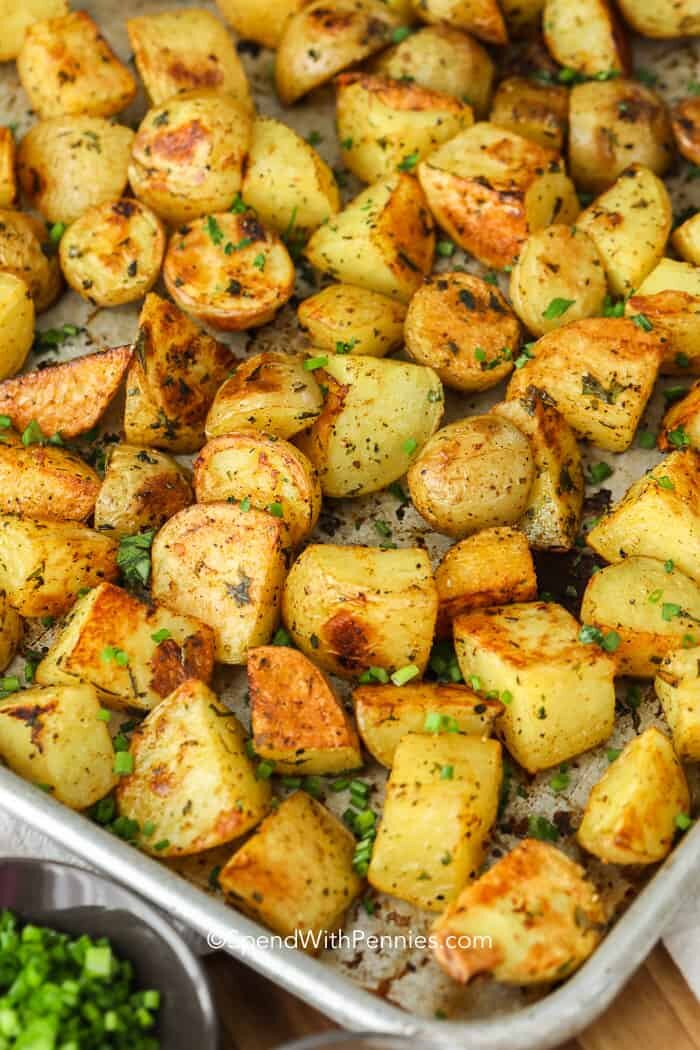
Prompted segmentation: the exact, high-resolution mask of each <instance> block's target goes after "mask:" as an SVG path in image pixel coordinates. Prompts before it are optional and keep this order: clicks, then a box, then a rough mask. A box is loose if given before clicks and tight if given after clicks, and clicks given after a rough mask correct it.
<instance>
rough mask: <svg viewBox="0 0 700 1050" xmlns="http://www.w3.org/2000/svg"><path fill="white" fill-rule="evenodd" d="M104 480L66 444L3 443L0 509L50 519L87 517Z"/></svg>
mask: <svg viewBox="0 0 700 1050" xmlns="http://www.w3.org/2000/svg"><path fill="white" fill-rule="evenodd" d="M101 484H102V482H101V480H100V477H99V475H98V474H96V473H95V471H94V470H93V469H92V467H89V466H88V465H87V463H85V461H84V460H82V459H81V458H80V456H78V455H76V454H75V453H74V452H69V451H68V449H64V448H53V447H52V446H47V447H45V448H44V447H42V446H41V445H30V446H29V447H27V448H25V447H24V446H23V445H21V444H20V445H16V446H12V445H5V444H0V513H2V514H20V515H22V516H24V517H27V518H45V519H47V520H50V521H85V519H86V518H89V517H90V515H91V514H92V512H93V510H94V507H95V500H96V499H97V494H98V492H99V491H100V485H101Z"/></svg>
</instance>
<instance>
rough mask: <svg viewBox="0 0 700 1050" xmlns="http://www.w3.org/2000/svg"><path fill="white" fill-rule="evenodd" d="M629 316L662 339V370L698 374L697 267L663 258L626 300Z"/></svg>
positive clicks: (699, 303)
mask: <svg viewBox="0 0 700 1050" xmlns="http://www.w3.org/2000/svg"><path fill="white" fill-rule="evenodd" d="M625 313H626V314H627V316H628V317H632V318H633V319H634V318H637V323H638V324H639V323H641V324H643V325H644V326H645V327H649V325H651V326H652V327H653V329H654V331H655V332H658V333H659V335H660V336H661V338H662V339H663V340H664V355H663V359H662V361H661V372H662V373H664V374H666V375H669V374H670V375H688V374H689V373H690V374H693V375H698V374H700V345H699V344H700V270H699V269H698V268H697V267H696V266H693V265H691V263H687V262H678V261H677V260H676V259H662V260H661V262H660V263H659V264H658V266H655V267H654V269H653V270H652V271H651V273H650V274H649V275H648V276H647V277H645V278H644V280H643V281H642V283H641V284H640V286H639V288H638V289H637V291H636V293H635V294H634V295H633V296H632V297H631V298H629V299H628V300H627V302H626V303H625Z"/></svg>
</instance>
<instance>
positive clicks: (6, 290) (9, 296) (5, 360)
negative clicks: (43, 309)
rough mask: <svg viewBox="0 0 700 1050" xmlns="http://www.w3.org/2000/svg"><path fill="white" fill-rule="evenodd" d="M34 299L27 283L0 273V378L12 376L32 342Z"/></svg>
mask: <svg viewBox="0 0 700 1050" xmlns="http://www.w3.org/2000/svg"><path fill="white" fill-rule="evenodd" d="M34 316H35V308H34V300H33V299H32V293H31V291H30V290H29V285H27V284H25V282H24V281H23V280H21V279H20V278H19V277H16V276H15V274H13V273H0V333H2V334H1V335H0V380H2V379H7V378H8V376H13V375H15V373H16V372H19V370H20V368H21V367H22V365H23V364H24V362H25V361H26V360H27V356H28V354H29V351H30V350H31V348H32V344H33V343H34Z"/></svg>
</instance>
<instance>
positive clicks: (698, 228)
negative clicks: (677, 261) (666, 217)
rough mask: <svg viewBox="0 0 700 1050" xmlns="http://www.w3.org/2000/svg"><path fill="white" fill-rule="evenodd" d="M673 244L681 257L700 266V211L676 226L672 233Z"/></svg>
mask: <svg viewBox="0 0 700 1050" xmlns="http://www.w3.org/2000/svg"><path fill="white" fill-rule="evenodd" d="M671 244H672V245H673V247H674V248H675V249H676V251H677V252H678V254H679V255H680V257H681V259H685V261H686V262H689V263H693V264H694V265H695V266H700V212H696V213H695V214H694V215H691V217H690V218H689V219H686V221H685V222H684V223H682V224H681V225H680V226H678V227H676V229H675V230H674V232H673V233H672V235H671Z"/></svg>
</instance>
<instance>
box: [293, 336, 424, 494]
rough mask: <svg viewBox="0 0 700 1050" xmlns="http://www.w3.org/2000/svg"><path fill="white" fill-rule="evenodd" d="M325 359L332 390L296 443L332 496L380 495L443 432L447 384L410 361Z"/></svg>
mask: <svg viewBox="0 0 700 1050" xmlns="http://www.w3.org/2000/svg"><path fill="white" fill-rule="evenodd" d="M322 360H323V364H322V367H321V368H318V369H315V370H314V371H315V374H316V375H317V376H318V379H319V382H320V383H322V384H323V385H324V386H325V387H327V389H328V393H327V394H326V398H325V401H324V403H323V409H322V411H321V414H320V416H319V417H318V419H316V420H315V421H314V422H313V423H312V424H311V426H310V427H309V429H308V430H306V431H304V433H302V434H299V435H297V438H296V443H297V445H298V446H299V448H300V449H301V450H302V452H304V453H305V454H306V455H307V456H308V457H309V459H310V460H311V462H312V463H313V465H314V466H315V467H316V469H317V470H318V474H319V479H320V481H321V488H322V490H323V492H324V494H325V495H326V496H334V497H343V496H360V495H365V494H366V493H368V492H377V491H379V489H383V488H385V487H386V486H387V485H390V484H391V483H392V481H396V480H397V479H398V478H400V477H401V476H402V475H403V474H405V473H406V470H407V469H408V467H409V465H410V464H411V461H412V460H413V458H414V457H415V456H416V455H417V454H419V453H420V450H421V449H422V448H423V446H424V445H425V443H426V441H428V439H429V438H430V436H431V435H432V434H434V433H435V431H436V429H437V427H438V425H439V423H440V419H441V417H442V412H443V393H442V386H441V384H440V380H439V379H438V377H437V375H436V374H435V372H434V371H433V370H432V368H424V367H422V366H421V365H410V364H406V363H405V362H404V361H394V360H387V359H380V358H376V357H351V356H349V355H348V354H328V356H327V357H324V358H323V359H322ZM312 361H313V359H312Z"/></svg>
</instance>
